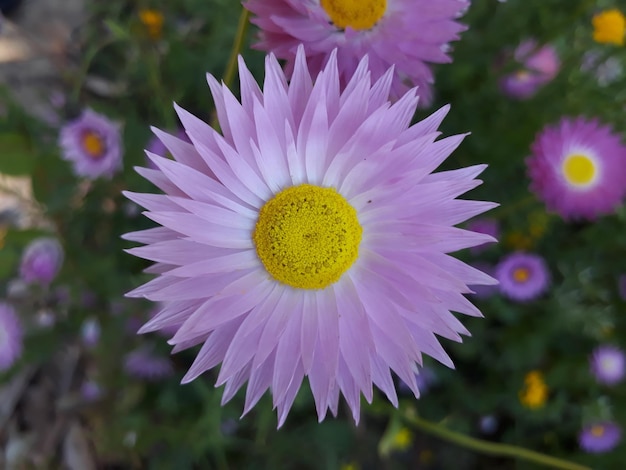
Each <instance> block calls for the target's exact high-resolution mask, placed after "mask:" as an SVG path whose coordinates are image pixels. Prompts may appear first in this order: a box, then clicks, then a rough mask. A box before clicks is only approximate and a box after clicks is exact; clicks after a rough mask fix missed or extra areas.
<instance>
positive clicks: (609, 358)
mask: <svg viewBox="0 0 626 470" xmlns="http://www.w3.org/2000/svg"><path fill="white" fill-rule="evenodd" d="M589 362H590V368H591V373H592V374H593V376H594V377H595V378H596V380H597V381H598V383H601V384H605V385H615V384H616V383H618V382H620V381H621V380H623V379H624V374H625V373H626V356H625V355H624V352H623V351H622V350H621V349H619V348H617V347H615V346H609V345H602V346H598V347H597V348H595V349H594V350H593V352H592V353H591V357H590V359H589Z"/></svg>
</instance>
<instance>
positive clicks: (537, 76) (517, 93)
mask: <svg viewBox="0 0 626 470" xmlns="http://www.w3.org/2000/svg"><path fill="white" fill-rule="evenodd" d="M513 58H514V59H515V62H516V63H517V69H516V70H514V71H513V72H512V73H510V74H508V75H505V76H504V77H502V79H501V80H500V88H501V90H502V92H503V93H504V94H505V95H507V96H509V97H511V98H515V99H519V100H524V99H528V98H530V97H531V96H533V95H534V94H535V93H537V91H539V89H540V88H541V87H543V86H544V85H546V84H547V83H549V82H551V81H552V80H553V79H554V77H556V75H557V74H558V72H559V68H560V66H561V63H560V61H559V56H558V55H557V53H556V51H555V50H554V48H553V47H552V46H550V45H545V46H541V47H539V46H538V44H537V42H536V41H534V40H532V39H529V40H526V41H523V42H522V43H521V44H520V45H519V46H518V47H517V49H515V52H514V53H513Z"/></svg>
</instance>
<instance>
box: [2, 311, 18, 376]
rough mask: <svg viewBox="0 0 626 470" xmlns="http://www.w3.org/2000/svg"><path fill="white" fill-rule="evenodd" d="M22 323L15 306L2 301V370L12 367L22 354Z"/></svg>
mask: <svg viewBox="0 0 626 470" xmlns="http://www.w3.org/2000/svg"><path fill="white" fill-rule="evenodd" d="M22 336H23V333H22V325H21V324H20V320H19V318H18V317H17V314H16V313H15V310H14V309H13V307H12V306H11V305H10V304H8V303H6V302H0V371H4V370H7V369H8V368H10V367H11V366H12V365H13V364H14V363H15V361H16V360H17V359H18V358H19V357H20V356H21V355H22Z"/></svg>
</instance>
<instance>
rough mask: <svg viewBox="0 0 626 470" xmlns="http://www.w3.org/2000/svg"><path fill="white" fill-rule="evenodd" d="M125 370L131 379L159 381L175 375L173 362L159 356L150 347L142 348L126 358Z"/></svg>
mask: <svg viewBox="0 0 626 470" xmlns="http://www.w3.org/2000/svg"><path fill="white" fill-rule="evenodd" d="M124 370H125V371H126V373H127V374H128V375H130V376H131V377H135V378H139V379H144V380H150V381H158V380H163V379H165V378H167V377H169V376H171V375H172V374H173V373H174V367H173V365H172V361H170V360H169V359H168V358H167V357H163V356H159V355H157V354H156V353H155V352H154V351H153V350H152V348H150V347H140V348H138V349H135V350H134V351H131V352H130V353H128V354H127V355H126V357H125V358H124Z"/></svg>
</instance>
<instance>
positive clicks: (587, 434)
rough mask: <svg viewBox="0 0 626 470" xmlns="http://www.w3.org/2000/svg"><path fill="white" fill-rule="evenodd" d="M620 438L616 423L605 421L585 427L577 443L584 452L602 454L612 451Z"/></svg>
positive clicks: (620, 433) (620, 434)
mask: <svg viewBox="0 0 626 470" xmlns="http://www.w3.org/2000/svg"><path fill="white" fill-rule="evenodd" d="M621 438H622V430H621V428H620V427H619V426H618V425H617V424H616V423H613V422H611V421H605V422H598V423H593V424H589V425H587V426H585V427H584V428H583V429H582V431H581V432H580V434H579V436H578V442H579V444H580V448H581V449H582V450H584V451H585V452H589V453H591V454H602V453H605V452H609V451H611V450H613V449H614V448H615V446H617V444H618V443H619V441H620V440H621Z"/></svg>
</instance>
